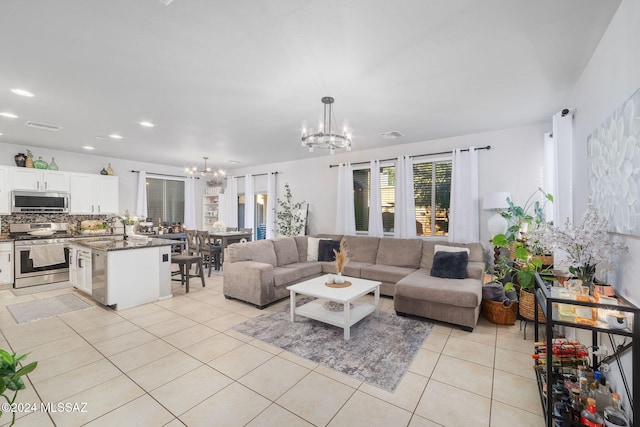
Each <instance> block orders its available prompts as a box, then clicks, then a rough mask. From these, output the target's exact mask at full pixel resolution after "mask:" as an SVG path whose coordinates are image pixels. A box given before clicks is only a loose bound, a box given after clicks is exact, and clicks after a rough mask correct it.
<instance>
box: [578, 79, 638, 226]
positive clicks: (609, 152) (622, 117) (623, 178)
mask: <svg viewBox="0 0 640 427" xmlns="http://www.w3.org/2000/svg"><path fill="white" fill-rule="evenodd" d="M587 150H588V161H589V199H590V202H591V204H592V205H593V206H595V207H596V209H597V210H598V213H599V214H600V215H601V216H602V217H603V218H605V219H606V220H607V221H608V222H609V226H610V228H609V231H612V232H615V233H621V234H630V235H634V236H640V89H638V90H637V91H636V92H635V93H634V94H633V95H632V96H631V97H630V98H629V99H628V100H627V101H625V102H624V103H623V104H622V105H621V106H620V107H619V108H618V109H617V110H615V111H614V112H613V113H612V114H611V116H609V118H607V120H605V122H604V123H603V124H602V125H600V126H599V127H598V128H597V129H596V130H594V131H593V133H592V134H591V135H590V136H589V137H588V138H587Z"/></svg>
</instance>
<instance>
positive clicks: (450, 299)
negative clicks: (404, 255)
mask: <svg viewBox="0 0 640 427" xmlns="http://www.w3.org/2000/svg"><path fill="white" fill-rule="evenodd" d="M437 244H441V245H442V244H444V245H447V246H460V247H466V248H469V263H468V265H467V277H466V278H464V279H443V278H440V277H433V276H431V267H432V266H433V257H434V254H435V253H434V248H435V245H437ZM484 266H485V263H484V249H483V248H482V245H481V244H480V243H470V244H465V245H463V244H455V243H449V242H446V243H445V242H434V241H425V242H423V248H422V260H421V262H420V269H419V270H417V271H415V272H413V273H411V274H409V275H408V276H407V277H405V278H403V279H402V280H400V281H399V282H398V283H397V284H396V286H395V295H394V302H393V304H394V308H395V310H396V313H398V314H399V315H404V314H409V315H414V316H420V317H425V318H428V319H433V320H439V321H442V322H447V323H452V324H455V325H459V326H461V327H462V328H463V329H465V330H468V331H472V330H473V328H474V327H475V326H476V323H477V322H478V317H479V315H480V306H481V303H482V274H483V273H484Z"/></svg>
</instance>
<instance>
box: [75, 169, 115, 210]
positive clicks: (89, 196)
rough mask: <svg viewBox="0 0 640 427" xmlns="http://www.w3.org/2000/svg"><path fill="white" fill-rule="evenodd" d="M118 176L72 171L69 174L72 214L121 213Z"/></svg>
mask: <svg viewBox="0 0 640 427" xmlns="http://www.w3.org/2000/svg"><path fill="white" fill-rule="evenodd" d="M118 184H119V180H118V177H117V176H105V175H92V174H86V173H71V174H70V176H69V187H70V200H69V213H70V214H71V215H108V214H118V213H119V197H120V196H119V190H118Z"/></svg>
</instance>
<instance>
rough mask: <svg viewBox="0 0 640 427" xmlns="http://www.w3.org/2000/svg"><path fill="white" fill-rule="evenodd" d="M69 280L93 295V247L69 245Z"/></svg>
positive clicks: (77, 287) (76, 286) (74, 285)
mask: <svg viewBox="0 0 640 427" xmlns="http://www.w3.org/2000/svg"><path fill="white" fill-rule="evenodd" d="M69 282H71V285H72V286H73V287H75V288H76V289H78V290H79V291H82V292H84V293H87V294H89V295H91V249H88V248H86V247H84V246H80V245H75V244H71V245H69Z"/></svg>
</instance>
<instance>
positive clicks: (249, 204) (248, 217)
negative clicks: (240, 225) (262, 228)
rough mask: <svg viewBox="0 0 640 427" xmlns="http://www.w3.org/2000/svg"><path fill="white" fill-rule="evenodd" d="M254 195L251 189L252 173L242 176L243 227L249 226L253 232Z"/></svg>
mask: <svg viewBox="0 0 640 427" xmlns="http://www.w3.org/2000/svg"><path fill="white" fill-rule="evenodd" d="M255 205H256V197H255V194H254V190H253V175H245V176H244V228H251V229H252V231H253V232H254V233H255V231H256V230H255V229H254V228H255V227H254V218H255V212H256V206H255Z"/></svg>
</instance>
